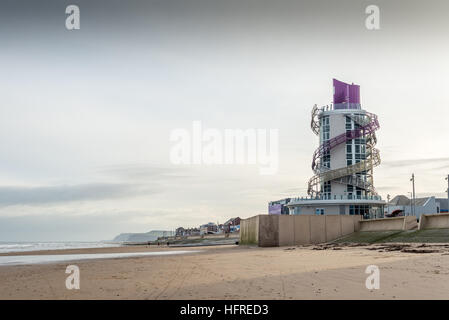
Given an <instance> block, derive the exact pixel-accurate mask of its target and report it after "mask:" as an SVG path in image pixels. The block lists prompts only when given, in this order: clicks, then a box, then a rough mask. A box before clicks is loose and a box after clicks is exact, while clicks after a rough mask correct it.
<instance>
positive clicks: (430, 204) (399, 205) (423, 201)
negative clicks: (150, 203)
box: [385, 195, 448, 219]
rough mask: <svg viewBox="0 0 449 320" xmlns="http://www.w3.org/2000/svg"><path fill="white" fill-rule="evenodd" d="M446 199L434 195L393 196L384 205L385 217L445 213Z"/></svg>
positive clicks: (446, 210) (446, 209) (417, 216)
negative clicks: (421, 196) (412, 197)
mask: <svg viewBox="0 0 449 320" xmlns="http://www.w3.org/2000/svg"><path fill="white" fill-rule="evenodd" d="M447 212H448V199H445V198H436V197H434V196H431V197H424V198H415V201H413V199H410V198H408V197H407V196H404V195H398V196H396V197H394V198H393V199H392V200H391V201H390V202H388V204H387V205H386V207H385V215H386V216H387V217H399V216H416V218H417V219H419V218H420V217H421V215H422V214H434V213H447Z"/></svg>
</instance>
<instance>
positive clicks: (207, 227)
mask: <svg viewBox="0 0 449 320" xmlns="http://www.w3.org/2000/svg"><path fill="white" fill-rule="evenodd" d="M216 232H218V226H217V225H216V224H215V223H213V222H209V223H206V224H203V225H201V226H200V234H209V233H216Z"/></svg>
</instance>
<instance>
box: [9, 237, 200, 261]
mask: <svg viewBox="0 0 449 320" xmlns="http://www.w3.org/2000/svg"><path fill="white" fill-rule="evenodd" d="M120 246H121V244H120V243H108V242H77V241H69V242H0V254H1V253H11V252H15V253H16V252H18V253H20V252H33V251H40V250H63V249H85V248H106V247H120ZM193 252H198V251H196V250H169V251H159V252H115V253H87V254H43V255H32V254H29V253H28V254H26V255H20V254H14V255H6V256H5V255H3V256H2V255H0V267H1V266H14V265H27V264H28V265H29V264H45V263H61V262H69V261H72V262H73V261H75V262H76V261H82V260H91V259H117V258H130V257H143V256H160V255H178V254H186V253H193Z"/></svg>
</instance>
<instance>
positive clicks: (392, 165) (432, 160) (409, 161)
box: [382, 157, 449, 169]
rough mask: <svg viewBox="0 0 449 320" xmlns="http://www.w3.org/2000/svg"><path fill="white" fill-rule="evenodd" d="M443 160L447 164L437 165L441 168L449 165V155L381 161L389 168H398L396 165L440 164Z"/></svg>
mask: <svg viewBox="0 0 449 320" xmlns="http://www.w3.org/2000/svg"><path fill="white" fill-rule="evenodd" d="M445 162H447V163H448V164H447V165H445V166H440V167H438V168H440V169H441V168H447V166H449V157H444V158H428V159H404V160H392V161H383V162H382V166H384V167H390V168H398V167H413V166H418V165H437V164H441V163H445Z"/></svg>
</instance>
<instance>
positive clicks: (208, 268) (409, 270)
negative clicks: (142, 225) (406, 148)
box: [0, 245, 449, 299]
mask: <svg viewBox="0 0 449 320" xmlns="http://www.w3.org/2000/svg"><path fill="white" fill-rule="evenodd" d="M418 246H419V245H413V246H412V248H411V249H413V248H415V249H416V250H417V251H418V252H419V251H420V250H423V249H422V248H419V247H418ZM415 249H413V250H415ZM166 250H180V248H173V249H171V248H166V247H164V248H154V247H146V246H133V247H120V248H95V249H71V250H55V251H53V252H48V251H42V252H32V253H29V254H33V255H37V254H50V253H51V254H74V253H76V254H85V253H111V252H142V251H145V252H147V251H148V252H157V251H166ZM181 250H182V249H181ZM185 250H198V251H199V252H196V253H186V254H183V255H168V256H167V255H166V256H145V257H132V258H120V259H100V260H84V261H71V262H65V263H52V264H37V265H18V266H1V267H0V299H449V252H447V251H445V250H449V249H445V248H444V247H435V248H433V249H432V248H430V249H429V247H426V248H425V251H430V253H417V252H402V251H400V250H396V249H395V250H394V251H389V249H388V248H387V249H385V248H383V247H382V246H377V247H376V246H367V247H363V246H361V247H348V246H339V247H338V248H334V247H320V246H311V247H289V248H255V247H239V246H217V247H201V248H198V247H195V248H185ZM407 250H409V251H410V248H409V249H407ZM413 250H411V251H413ZM432 251H435V252H432ZM23 254H24V253H20V255H23ZM2 255H10V254H2ZM71 264H75V265H77V266H78V267H79V268H80V278H81V281H80V285H81V288H80V289H79V290H68V289H66V287H65V280H66V277H67V276H68V275H67V274H66V273H65V270H66V267H67V266H68V265H71ZM373 264H374V265H377V266H378V267H379V269H380V289H379V290H375V289H372V290H368V289H366V287H365V280H366V278H367V277H368V274H365V269H366V267H367V266H368V265H373Z"/></svg>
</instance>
